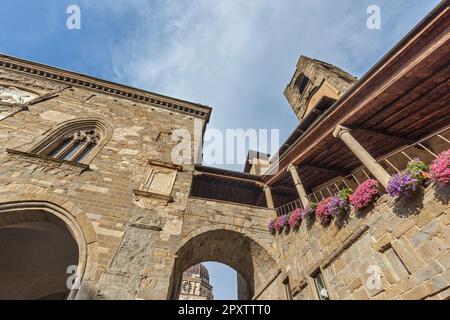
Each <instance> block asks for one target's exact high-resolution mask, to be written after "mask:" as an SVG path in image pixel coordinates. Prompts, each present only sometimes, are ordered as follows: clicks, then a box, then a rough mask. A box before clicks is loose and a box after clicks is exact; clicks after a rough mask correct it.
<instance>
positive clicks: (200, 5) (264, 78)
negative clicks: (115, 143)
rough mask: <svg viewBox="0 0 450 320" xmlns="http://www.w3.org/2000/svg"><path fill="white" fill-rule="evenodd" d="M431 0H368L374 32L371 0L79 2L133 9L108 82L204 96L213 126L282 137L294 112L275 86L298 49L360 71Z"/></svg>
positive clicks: (113, 10)
mask: <svg viewBox="0 0 450 320" xmlns="http://www.w3.org/2000/svg"><path fill="white" fill-rule="evenodd" d="M432 2H433V1H430V2H426V3H425V2H423V1H422V2H421V1H420V0H415V1H406V0H405V1H402V2H401V3H400V4H399V3H397V2H396V3H393V2H392V1H389V0H377V1H375V4H377V5H379V6H380V7H381V14H382V29H381V30H380V31H371V30H368V29H367V28H366V19H367V17H368V15H367V13H366V9H367V7H368V6H369V5H371V4H374V1H372V0H361V1H354V0H340V1H324V0H283V1H275V0H214V1H211V0H192V1H182V0H166V1H157V0H155V1H145V0H115V1H109V0H108V1H106V0H101V1H95V2H94V3H95V4H92V3H93V1H88V3H89V4H88V6H91V8H93V9H98V10H105V5H107V6H108V7H107V8H106V10H109V11H108V12H109V14H112V15H117V16H118V17H120V16H124V15H129V16H131V17H132V20H133V21H132V22H133V23H132V24H131V25H132V27H130V28H132V29H131V30H128V32H127V34H126V37H123V38H121V39H118V40H117V42H116V44H115V45H114V46H113V47H112V48H110V50H111V51H110V53H109V55H110V56H111V57H112V58H111V59H112V61H111V63H112V65H113V68H114V72H115V76H116V79H114V80H115V81H119V82H124V83H128V84H131V85H134V86H137V87H140V88H143V89H147V90H150V91H154V92H158V93H162V94H166V95H170V96H174V97H177V98H181V99H187V100H190V101H194V102H201V103H205V104H210V105H211V106H213V107H214V110H213V116H212V121H211V124H210V126H212V127H217V128H220V129H225V128H239V127H242V128H280V129H281V136H282V139H284V137H286V136H287V135H288V134H289V133H290V132H291V130H292V129H293V127H294V126H295V125H296V120H295V117H294V115H293V113H292V112H291V111H290V109H289V106H288V105H287V103H286V102H285V100H284V97H283V91H284V87H285V85H286V83H287V82H288V81H289V80H290V77H291V75H292V73H293V71H294V70H295V64H296V62H297V59H298V57H299V55H300V54H305V55H309V56H312V57H314V58H318V59H321V60H324V61H327V62H330V63H333V64H336V65H338V66H340V67H342V68H344V69H347V71H349V72H351V73H354V74H355V75H357V76H361V75H362V74H363V73H364V72H365V71H367V70H368V69H369V68H370V67H371V66H372V65H373V64H374V63H375V62H376V61H377V60H378V59H379V58H380V57H381V56H382V54H384V53H385V52H386V51H387V50H388V49H389V48H390V47H392V46H393V45H394V44H395V42H397V41H398V40H399V39H400V38H401V37H402V36H403V35H404V34H406V32H407V31H409V29H410V28H411V27H412V26H413V25H414V24H416V23H417V22H418V20H419V19H420V18H422V17H423V16H424V15H425V14H426V12H427V11H428V10H429V9H431V8H432V7H433V6H434V5H435V3H432ZM434 2H436V3H437V2H438V1H437V0H435V1H434ZM124 27H125V26H124Z"/></svg>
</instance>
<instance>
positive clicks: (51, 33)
mask: <svg viewBox="0 0 450 320" xmlns="http://www.w3.org/2000/svg"><path fill="white" fill-rule="evenodd" d="M438 3H439V1H438V0H326V1H325V0H281V1H280V0H214V1H213V0H192V1H184V0H77V1H76V0H58V1H55V0H2V18H1V19H0V30H2V32H1V33H0V52H1V53H4V54H9V55H13V56H17V57H20V58H25V59H29V60H34V61H37V62H41V63H45V64H49V65H53V66H57V67H61V68H64V69H69V70H73V71H76V72H80V73H85V74H89V75H92V76H96V77H100V78H104V79H108V80H111V81H115V82H119V83H124V84H127V85H131V86H136V87H139V88H142V89H146V90H149V91H153V92H158V93H161V94H166V95H169V96H174V97H177V98H181V99H186V100H190V101H193V102H200V103H203V104H208V105H210V106H212V107H213V108H214V110H213V114H212V118H211V121H210V124H209V128H218V129H220V130H225V129H237V128H243V129H247V128H255V129H280V137H281V141H284V139H285V138H286V137H287V136H288V135H289V134H290V133H291V132H292V130H293V129H294V128H295V126H296V125H297V120H296V118H295V116H294V114H293V112H292V111H291V110H290V107H289V105H288V104H287V102H286V101H285V98H284V97H283V91H284V88H285V86H286V84H287V83H288V82H289V80H290V79H291V76H292V74H293V72H294V71H295V65H296V62H297V60H298V58H299V56H300V54H304V55H307V56H310V57H314V58H317V59H320V60H323V61H327V62H329V63H332V64H335V65H337V66H339V67H341V68H343V69H345V70H347V71H348V72H350V73H352V74H353V75H355V76H357V77H361V76H362V75H363V74H364V73H365V72H366V71H368V70H369V69H370V67H372V66H373V65H374V64H375V63H376V62H377V61H378V60H379V59H380V58H381V57H382V56H383V55H384V54H385V53H386V52H387V51H388V50H389V49H390V48H392V47H393V46H394V45H395V44H396V43H397V42H398V41H399V40H400V39H401V38H402V37H403V36H404V35H405V34H406V33H407V32H408V31H409V30H410V29H411V28H412V27H413V26H414V25H416V24H417V23H418V22H419V21H420V20H421V19H422V18H423V17H424V16H425V15H426V14H427V13H428V12H429V11H430V10H431V9H432V8H433V7H435V6H436V5H437V4H438ZM71 4H77V5H79V6H80V8H81V30H68V29H67V28H66V19H67V17H68V15H67V14H66V9H67V7H68V6H69V5H71ZM372 4H375V5H378V6H379V7H380V9H381V19H382V28H381V30H369V29H367V27H366V20H367V17H368V15H367V13H366V9H367V7H368V6H369V5H372ZM262 151H265V150H262ZM232 168H233V169H241V168H242V166H233V167H232ZM212 273H213V274H215V273H216V272H215V271H213V272H212ZM227 277H228V278H224V279H225V280H223V281H224V287H227V286H226V283H231V281H226V279H230V278H229V276H227ZM234 277H235V275H234ZM221 281H222V280H221ZM219 289H220V288H219V287H217V288H216V295H217V296H220V293H219V292H218V291H217V290H219Z"/></svg>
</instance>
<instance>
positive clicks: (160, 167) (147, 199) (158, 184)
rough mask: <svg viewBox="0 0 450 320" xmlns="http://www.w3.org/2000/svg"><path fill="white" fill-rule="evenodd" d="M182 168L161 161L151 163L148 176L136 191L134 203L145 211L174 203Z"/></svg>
mask: <svg viewBox="0 0 450 320" xmlns="http://www.w3.org/2000/svg"><path fill="white" fill-rule="evenodd" d="M179 170H181V168H180V167H178V166H175V165H172V164H167V163H163V162H159V161H149V168H148V171H147V176H146V178H145V180H144V182H143V183H142V185H141V186H140V187H139V189H136V190H134V196H135V197H134V203H135V204H136V205H137V206H138V207H140V208H144V209H159V208H162V207H166V206H167V205H168V204H169V203H170V202H172V201H173V198H172V196H171V193H172V189H173V185H174V183H175V179H176V177H177V173H178V171H179Z"/></svg>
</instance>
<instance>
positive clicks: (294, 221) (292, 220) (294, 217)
mask: <svg viewBox="0 0 450 320" xmlns="http://www.w3.org/2000/svg"><path fill="white" fill-rule="evenodd" d="M301 220H302V216H301V209H295V210H294V211H293V212H292V213H291V215H290V216H289V221H288V223H289V226H290V227H291V228H293V229H295V228H298V227H299V226H300V222H301Z"/></svg>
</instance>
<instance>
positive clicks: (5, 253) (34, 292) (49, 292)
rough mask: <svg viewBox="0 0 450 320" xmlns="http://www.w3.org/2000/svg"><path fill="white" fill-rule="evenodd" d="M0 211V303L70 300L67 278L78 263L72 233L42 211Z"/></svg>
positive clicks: (69, 283) (70, 290)
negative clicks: (9, 300)
mask: <svg viewBox="0 0 450 320" xmlns="http://www.w3.org/2000/svg"><path fill="white" fill-rule="evenodd" d="M1 209H2V208H1V206H0V257H1V258H0V283H1V286H0V300H3V299H12V300H23V299H26V300H37V299H51V300H55V299H68V298H73V297H74V295H75V293H76V292H75V291H76V290H75V288H72V287H71V284H73V283H74V282H73V281H72V279H71V278H70V277H71V276H73V277H72V278H73V280H74V275H75V270H76V268H77V266H78V264H79V248H78V245H77V241H76V240H75V236H74V234H73V231H72V230H71V229H70V228H69V227H68V226H67V224H66V223H65V222H64V221H63V220H62V219H60V218H58V217H57V216H55V215H54V214H52V213H50V212H48V211H46V210H44V209H37V208H31V207H30V208H27V207H26V206H24V207H23V208H20V209H19V208H14V209H10V210H8V209H6V210H1ZM70 266H72V267H71V268H69V267H70ZM72 289H73V290H72Z"/></svg>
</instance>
